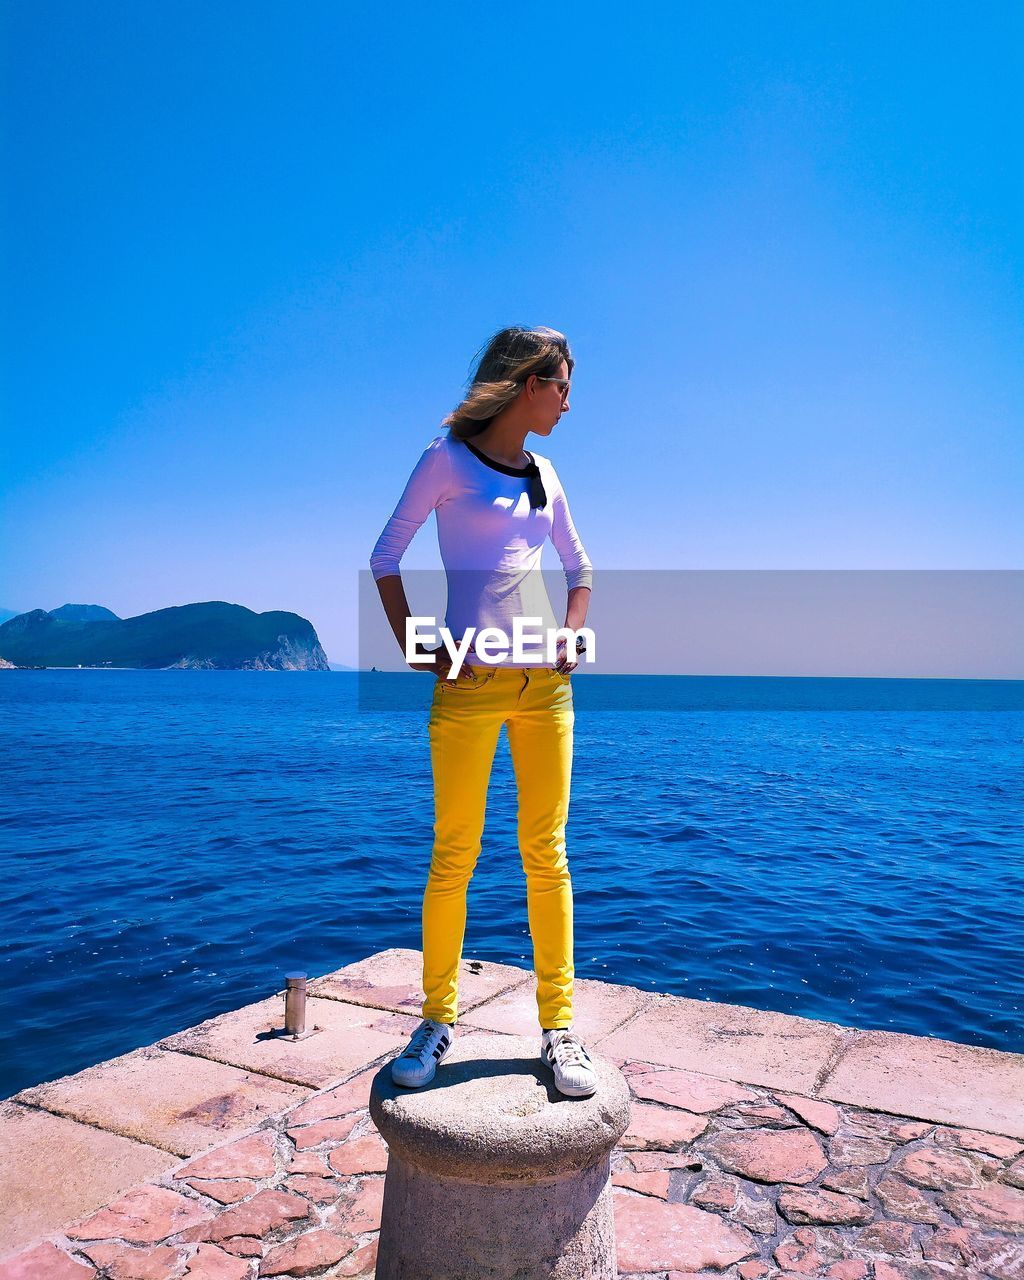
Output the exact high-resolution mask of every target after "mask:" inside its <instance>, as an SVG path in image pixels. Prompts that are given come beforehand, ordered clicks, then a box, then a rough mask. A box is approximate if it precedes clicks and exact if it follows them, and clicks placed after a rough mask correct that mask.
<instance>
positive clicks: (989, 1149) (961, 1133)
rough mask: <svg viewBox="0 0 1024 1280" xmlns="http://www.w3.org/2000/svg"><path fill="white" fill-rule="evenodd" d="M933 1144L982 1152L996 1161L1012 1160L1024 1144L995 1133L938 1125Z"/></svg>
mask: <svg viewBox="0 0 1024 1280" xmlns="http://www.w3.org/2000/svg"><path fill="white" fill-rule="evenodd" d="M935 1142H936V1145H937V1146H940V1147H961V1148H963V1149H964V1150H965V1151H983V1152H984V1153H985V1154H986V1155H989V1156H995V1157H996V1159H997V1160H1012V1159H1013V1158H1014V1156H1018V1155H1020V1153H1021V1152H1022V1151H1024V1143H1020V1142H1016V1141H1014V1139H1013V1138H1002V1137H1000V1136H999V1135H998V1134H996V1133H981V1132H979V1131H978V1130H977V1129H951V1128H949V1127H948V1126H946V1125H939V1126H938V1128H937V1129H936V1130H935Z"/></svg>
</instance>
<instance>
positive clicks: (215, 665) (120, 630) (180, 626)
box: [0, 600, 330, 671]
mask: <svg viewBox="0 0 1024 1280" xmlns="http://www.w3.org/2000/svg"><path fill="white" fill-rule="evenodd" d="M0 667H8V668H10V667H14V668H18V667H110V668H117V667H137V668H140V669H145V670H169V669H172V668H185V669H193V670H216V671H328V670H329V669H330V668H329V667H328V664H327V655H326V654H325V653H324V651H323V648H322V646H321V644H320V641H319V639H318V638H317V634H316V631H315V630H314V628H313V624H312V623H311V622H309V621H308V619H306V618H302V617H300V616H299V615H298V614H297V613H285V612H283V611H280V610H271V611H269V612H267V613H253V611H252V610H251V609H246V608H245V606H244V605H240V604H227V603H226V602H225V601H223V600H208V601H205V602H204V603H202V604H185V605H177V606H175V607H172V608H170V609H157V610H154V612H152V613H140V614H139V615H138V616H137V617H134V618H119V617H118V616H117V614H116V613H112V612H111V611H110V610H109V609H106V608H104V607H103V606H102V605H73V604H66V605H62V606H61V608H59V609H51V610H50V611H49V612H48V611H47V610H45V609H31V610H30V611H29V612H28V613H19V614H17V615H15V616H14V617H13V618H10V619H9V620H8V621H7V622H5V623H3V625H2V626H0Z"/></svg>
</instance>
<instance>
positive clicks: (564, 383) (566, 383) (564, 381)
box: [537, 374, 570, 400]
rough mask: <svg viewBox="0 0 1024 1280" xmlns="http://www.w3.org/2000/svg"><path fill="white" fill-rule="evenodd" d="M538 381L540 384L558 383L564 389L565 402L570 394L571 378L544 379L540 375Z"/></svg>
mask: <svg viewBox="0 0 1024 1280" xmlns="http://www.w3.org/2000/svg"><path fill="white" fill-rule="evenodd" d="M537 381H538V382H557V383H558V385H559V386H560V387H561V388H562V399H563V400H564V399H565V398H566V396H567V395H568V394H569V382H570V379H569V378H542V377H540V375H539V374H538V376H537Z"/></svg>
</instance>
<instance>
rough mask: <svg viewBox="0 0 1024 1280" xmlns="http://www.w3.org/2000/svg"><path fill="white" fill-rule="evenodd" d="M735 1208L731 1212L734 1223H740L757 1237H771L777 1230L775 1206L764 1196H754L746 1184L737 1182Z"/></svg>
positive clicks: (749, 1186) (751, 1189) (777, 1222)
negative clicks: (755, 1233) (756, 1234)
mask: <svg viewBox="0 0 1024 1280" xmlns="http://www.w3.org/2000/svg"><path fill="white" fill-rule="evenodd" d="M737 1185H738V1191H737V1196H736V1208H735V1209H733V1211H732V1215H731V1216H732V1219H733V1221H734V1222H739V1223H742V1224H743V1226H745V1227H749V1228H750V1230H751V1231H756V1232H757V1233H758V1235H762V1236H773V1235H774V1234H775V1232H776V1231H777V1230H778V1229H779V1218H778V1214H777V1213H776V1212H775V1204H774V1202H773V1201H772V1199H771V1197H770V1196H769V1195H766V1194H763V1193H761V1194H755V1192H754V1188H753V1187H752V1186H751V1184H750V1183H748V1182H743V1181H742V1180H741V1181H739V1182H738V1184H737Z"/></svg>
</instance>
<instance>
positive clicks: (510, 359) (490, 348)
mask: <svg viewBox="0 0 1024 1280" xmlns="http://www.w3.org/2000/svg"><path fill="white" fill-rule="evenodd" d="M563 360H564V361H565V363H566V365H567V366H568V369H569V375H570V377H571V376H572V368H573V358H572V355H571V353H570V351H569V343H568V340H567V339H566V336H565V334H564V333H559V332H558V330H557V329H548V328H545V327H544V326H540V327H539V328H536V329H523V328H520V327H518V326H513V327H512V328H510V329H500V330H499V331H498V332H497V333H496V334H495V335H494V337H493V338H491V339H489V341H488V342H487V343H486V344H485V346H484V347H483V348H481V351H480V352H478V353H477V357H476V367H475V368H474V369H473V371H472V373H471V375H470V384H469V391H468V393H467V394H466V397H465V399H464V400H463V401H462V402H461V404H459V405H458V406H456V408H454V409H453V410H452V411H451V413H450V414H448V416H447V417H446V418H444V419H443V420H442V422H441V425H442V426H443V427H448V429H449V433H450V434H451V435H452V436H454V437H455V439H456V440H468V439H469V438H470V437H471V436H475V435H478V434H479V433H480V432H481V431H483V430H484V428H485V427H486V426H487V424H488V423H489V422H490V420H491V419H492V418H493V417H494V416H495V415H496V414H498V413H500V412H501V410H502V409H504V408H505V406H506V405H508V404H511V402H512V401H513V400H514V399H515V398H516V396H517V395H518V394H519V392H520V391H521V390H522V388H523V384H524V383H525V382H526V379H527V378H528V377H529V376H530V375H531V374H534V373H535V374H537V376H538V377H541V378H548V377H557V376H558V369H559V365H560V364H561V363H562V361H563Z"/></svg>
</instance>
